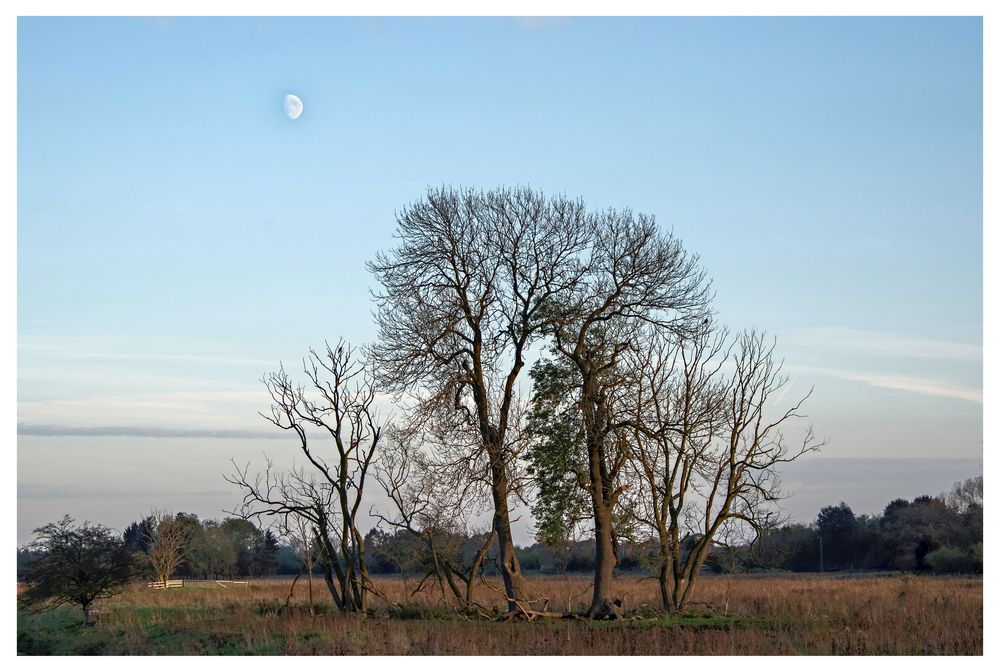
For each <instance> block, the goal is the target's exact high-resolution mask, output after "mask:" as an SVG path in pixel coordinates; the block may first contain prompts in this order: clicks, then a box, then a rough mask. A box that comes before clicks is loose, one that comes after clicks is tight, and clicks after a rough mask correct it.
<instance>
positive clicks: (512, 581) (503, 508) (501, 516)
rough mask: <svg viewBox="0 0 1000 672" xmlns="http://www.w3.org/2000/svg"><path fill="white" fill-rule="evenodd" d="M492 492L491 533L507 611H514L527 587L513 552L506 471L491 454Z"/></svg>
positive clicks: (524, 594) (524, 595) (519, 564)
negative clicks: (498, 558)
mask: <svg viewBox="0 0 1000 672" xmlns="http://www.w3.org/2000/svg"><path fill="white" fill-rule="evenodd" d="M490 461H491V463H492V464H491V475H492V481H493V483H492V485H493V487H492V490H493V531H494V532H496V535H497V542H498V543H499V546H500V575H501V576H502V577H503V586H504V592H505V593H506V594H507V611H516V610H517V605H516V604H515V603H514V601H515V600H518V601H520V600H524V599H525V597H526V595H527V586H526V585H525V583H524V575H523V574H521V563H520V561H518V559H517V554H516V553H515V552H514V539H513V536H512V535H511V531H510V511H509V509H508V508H507V490H508V485H507V471H506V469H505V468H504V465H503V463H502V462H501V461H500V459H495V458H493V455H492V454H491V460H490Z"/></svg>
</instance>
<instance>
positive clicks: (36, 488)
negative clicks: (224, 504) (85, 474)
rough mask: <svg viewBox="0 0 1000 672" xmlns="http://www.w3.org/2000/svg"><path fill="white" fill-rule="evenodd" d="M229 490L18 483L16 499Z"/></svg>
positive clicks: (217, 494)
mask: <svg viewBox="0 0 1000 672" xmlns="http://www.w3.org/2000/svg"><path fill="white" fill-rule="evenodd" d="M232 494H233V493H232V491H230V490H178V491H169V492H155V493H154V492H150V491H149V490H148V489H145V490H125V489H118V488H111V489H109V488H103V487H102V488H96V487H87V486H82V485H76V484H71V483H64V484H62V485H46V484H44V483H18V484H17V498H18V499H22V500H43V501H52V500H63V499H72V500H81V499H95V500H108V499H116V500H117V499H148V498H149V497H151V496H154V497H165V496H170V497H224V496H231V495H232Z"/></svg>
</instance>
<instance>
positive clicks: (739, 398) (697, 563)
mask: <svg viewBox="0 0 1000 672" xmlns="http://www.w3.org/2000/svg"><path fill="white" fill-rule="evenodd" d="M635 362H637V366H636V374H635V380H636V384H637V387H636V397H635V403H634V409H635V413H636V422H635V424H634V425H633V428H632V429H633V439H634V440H633V445H634V447H635V448H634V450H633V453H632V460H631V464H632V465H634V467H635V469H636V470H637V472H638V475H639V476H640V478H641V479H642V481H643V483H644V486H645V487H644V489H643V497H642V498H641V501H642V505H641V506H640V507H639V517H640V518H641V520H642V521H643V522H644V523H646V524H647V525H648V526H649V527H651V528H652V529H653V530H654V532H655V534H656V537H657V538H658V541H659V551H660V566H659V572H658V577H659V581H660V592H661V597H662V600H663V606H664V608H665V609H668V610H670V611H679V610H681V609H684V607H685V606H686V605H687V604H688V602H689V601H690V599H691V595H692V590H693V588H694V585H695V583H696V581H697V579H698V576H699V573H700V571H701V567H702V565H703V564H704V562H705V560H706V559H707V558H708V556H709V554H710V553H711V552H712V551H713V549H714V548H719V547H721V548H723V549H724V548H728V547H735V546H743V545H746V543H747V542H748V541H752V540H753V539H754V538H756V536H757V535H758V534H759V533H760V532H761V531H763V530H766V529H769V528H771V527H773V525H774V524H775V522H776V517H777V516H778V512H777V511H776V510H775V508H774V507H773V504H774V502H776V501H777V500H778V499H779V498H780V497H781V490H780V482H779V478H778V472H777V469H778V467H779V465H781V464H782V463H785V462H790V461H792V460H795V459H797V458H799V457H801V456H802V455H804V454H806V453H808V452H811V451H815V450H818V449H819V448H820V447H821V445H822V444H820V443H819V442H817V441H816V440H815V439H814V437H813V433H812V429H811V428H810V429H808V430H807V431H806V432H805V437H804V438H803V439H802V441H801V443H799V444H796V445H795V446H794V447H792V446H789V445H788V444H787V443H786V441H785V438H784V435H783V429H784V426H785V425H786V424H787V423H788V421H789V420H791V419H793V418H799V417H802V416H801V415H800V414H799V412H798V411H799V409H800V407H801V405H802V403H803V402H804V401H805V400H806V399H807V398H808V397H809V395H810V394H811V391H810V393H808V394H806V395H805V396H804V397H803V398H802V399H800V400H799V401H798V402H797V403H795V404H793V405H791V406H790V407H789V408H787V409H785V410H783V411H778V412H774V411H773V410H772V409H771V406H772V405H773V403H774V402H775V401H776V400H775V399H774V397H775V396H776V395H778V394H779V393H780V392H781V391H782V389H783V388H784V387H785V385H786V384H787V379H786V378H785V377H784V376H783V375H782V374H781V365H780V363H778V362H776V361H775V359H774V344H773V342H772V343H771V344H770V345H769V344H768V343H767V342H766V341H765V338H764V336H763V335H762V334H760V333H757V332H747V333H743V334H741V335H740V336H738V337H737V338H735V339H732V340H730V339H729V335H728V333H727V332H726V331H725V330H722V331H719V332H717V333H713V331H712V329H711V328H709V326H708V325H706V328H705V329H703V330H701V331H700V332H698V333H696V334H695V335H693V336H692V337H689V338H684V339H681V341H680V342H677V341H674V340H672V339H667V338H663V337H662V336H661V335H659V334H654V335H652V336H651V337H650V338H649V340H648V342H647V343H646V348H645V349H644V350H643V351H642V353H641V356H640V357H639V358H638V359H637V360H635ZM726 367H729V368H731V369H732V373H731V374H727V373H726Z"/></svg>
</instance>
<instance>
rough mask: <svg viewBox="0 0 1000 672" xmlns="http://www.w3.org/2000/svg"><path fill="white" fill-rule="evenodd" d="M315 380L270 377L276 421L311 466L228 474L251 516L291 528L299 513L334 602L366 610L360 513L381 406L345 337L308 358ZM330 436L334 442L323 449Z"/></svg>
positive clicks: (272, 414)
mask: <svg viewBox="0 0 1000 672" xmlns="http://www.w3.org/2000/svg"><path fill="white" fill-rule="evenodd" d="M304 370H305V375H306V377H307V379H308V381H309V384H308V386H302V385H298V384H296V383H294V382H293V381H292V379H291V378H290V377H289V376H288V374H286V373H285V370H284V368H282V369H281V370H279V371H278V372H276V373H272V374H270V375H268V376H266V377H265V379H264V384H265V385H266V386H267V390H268V392H269V393H270V394H271V399H272V405H271V412H270V414H261V415H263V416H264V417H265V418H266V419H267V420H269V421H270V422H271V423H273V424H274V425H275V426H276V427H279V428H281V429H284V430H288V431H289V432H291V433H292V434H293V435H294V436H295V437H296V438H297V440H298V443H299V451H300V453H301V454H302V456H304V457H305V460H306V463H307V465H308V467H299V468H296V469H293V470H291V471H284V472H282V471H275V470H274V469H273V467H272V463H271V462H270V461H268V463H267V466H266V468H265V471H264V472H263V473H261V474H257V475H251V474H250V473H249V472H250V467H249V465H247V466H245V467H243V468H240V467H239V466H236V471H235V473H234V474H232V475H231V476H229V477H227V480H228V481H229V482H230V483H233V484H235V485H238V486H240V487H241V488H242V490H243V492H244V497H243V506H242V509H241V511H240V512H239V513H240V514H241V515H242V516H244V517H246V518H257V519H262V518H278V519H279V521H280V523H281V525H282V527H283V528H285V529H287V528H289V527H291V526H295V525H297V523H296V521H295V520H294V519H295V518H298V519H300V520H302V521H305V523H306V524H307V525H308V526H310V527H311V529H312V530H313V535H314V538H313V540H312V545H313V547H314V548H313V553H315V555H316V557H317V559H318V561H319V564H320V567H321V568H322V569H323V574H324V579H325V581H326V585H327V588H328V590H329V591H330V595H331V596H332V597H333V601H334V603H335V604H336V605H337V607H338V608H339V609H340V610H341V611H344V612H364V611H365V610H366V608H367V603H368V594H369V593H371V592H373V591H375V587H374V585H373V584H372V583H371V581H370V580H369V578H368V569H367V566H366V563H365V543H364V536H363V534H362V533H361V531H360V530H359V528H358V512H359V509H360V507H361V503H362V500H363V496H364V490H365V485H366V479H367V477H368V473H369V469H370V468H371V464H372V461H373V459H374V458H375V456H376V451H377V449H378V447H379V444H380V442H381V439H382V436H383V425H382V423H381V421H380V419H379V416H378V413H377V410H376V408H375V386H374V382H373V378H372V376H371V371H370V369H369V368H367V367H366V366H365V365H364V364H363V363H362V362H360V361H358V359H357V358H356V357H355V352H354V350H353V349H352V348H351V347H350V346H349V345H347V344H345V343H343V342H340V343H338V344H337V346H336V347H331V346H329V345H327V347H326V351H325V352H324V353H323V354H322V355H321V354H319V353H317V352H316V351H315V350H311V351H310V356H309V358H308V359H307V360H306V361H305V362H304ZM317 434H318V435H319V437H325V438H326V439H327V441H326V443H327V444H328V445H329V448H327V449H325V450H324V449H322V447H321V446H322V443H323V442H322V441H318V440H316V439H317V436H316V435H317ZM317 444H320V446H319V447H318V446H317Z"/></svg>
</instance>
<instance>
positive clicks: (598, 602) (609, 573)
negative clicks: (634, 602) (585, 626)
mask: <svg viewBox="0 0 1000 672" xmlns="http://www.w3.org/2000/svg"><path fill="white" fill-rule="evenodd" d="M602 499H603V498H602ZM612 525H613V523H612V521H611V508H610V507H609V506H608V505H607V504H606V503H605V502H603V501H600V500H599V499H597V498H596V497H595V498H594V540H595V541H596V543H597V550H596V553H595V557H594V597H593V600H592V601H591V603H590V611H589V612H588V614H587V615H588V616H590V617H591V618H615V617H616V616H620V615H621V612H620V610H617V609H615V607H616V606H618V607H620V606H621V605H620V603H619V604H617V605H616V604H615V602H614V601H613V600H612V597H611V587H612V582H613V581H614V570H615V565H616V564H617V561H618V560H617V558H616V557H615V546H614V539H613V537H612Z"/></svg>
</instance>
